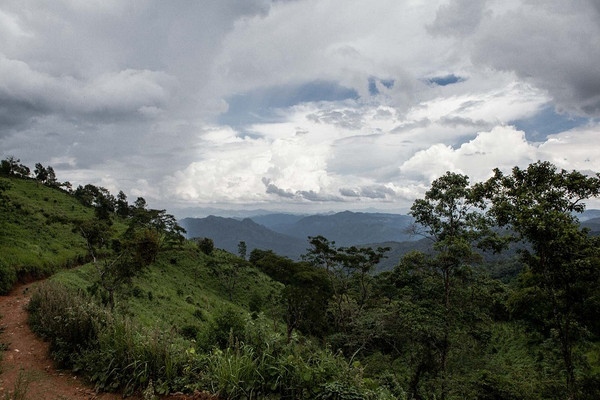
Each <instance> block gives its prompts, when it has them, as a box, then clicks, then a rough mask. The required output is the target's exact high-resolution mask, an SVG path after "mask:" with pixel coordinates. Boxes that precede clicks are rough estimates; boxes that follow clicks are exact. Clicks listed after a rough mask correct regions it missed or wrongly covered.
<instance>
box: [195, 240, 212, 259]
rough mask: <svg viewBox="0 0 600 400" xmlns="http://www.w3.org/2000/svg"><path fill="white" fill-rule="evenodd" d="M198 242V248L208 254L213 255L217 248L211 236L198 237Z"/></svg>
mask: <svg viewBox="0 0 600 400" xmlns="http://www.w3.org/2000/svg"><path fill="white" fill-rule="evenodd" d="M196 242H197V243H198V248H199V249H200V251H201V252H203V253H204V254H206V255H207V256H209V255H211V254H212V252H213V250H214V249H215V242H213V240H212V239H211V238H202V239H199V238H198V239H196Z"/></svg>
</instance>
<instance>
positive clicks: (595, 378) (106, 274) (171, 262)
mask: <svg viewBox="0 0 600 400" xmlns="http://www.w3.org/2000/svg"><path fill="white" fill-rule="evenodd" d="M36 170H38V171H39V168H36ZM3 182H4V183H2V185H3V186H2V187H3V189H2V191H1V193H0V195H2V197H0V198H1V199H4V200H2V201H3V207H4V210H5V212H6V210H8V212H9V213H10V214H11V215H12V214H15V213H17V212H18V211H17V210H18V208H15V207H14V204H16V203H15V201H16V202H19V201H21V202H24V201H25V200H23V199H22V200H18V198H17V200H15V198H14V196H13V194H12V193H13V192H14V191H15V190H16V188H18V187H21V186H23V187H27V188H29V189H30V190H34V189H33V188H36V190H39V191H40V192H42V191H44V192H45V191H46V190H52V191H53V192H52V193H56V195H57V196H59V195H60V196H65V199H69V200H68V201H76V202H77V203H76V206H75V205H74V207H73V210H71V211H72V212H77V213H79V215H80V219H77V218H72V219H71V220H70V222H69V224H67V225H65V227H64V229H65V232H66V231H68V233H64V234H65V235H69V236H68V237H70V238H72V239H73V240H74V242H73V243H77V245H75V246H74V247H73V248H76V249H78V250H79V251H81V253H80V254H79V256H80V257H81V259H80V260H81V261H86V262H87V263H85V264H84V265H82V266H81V267H78V268H75V269H68V270H62V271H60V272H58V273H56V274H55V275H54V276H53V277H52V278H51V279H50V280H49V281H48V282H47V283H45V284H43V285H40V288H39V290H38V291H36V292H35V293H34V294H33V296H32V300H31V303H30V305H29V310H30V318H31V320H30V323H31V326H32V328H33V329H34V330H35V331H36V332H37V333H38V334H40V335H42V336H43V337H45V338H46V339H47V340H48V341H49V342H50V345H51V351H52V354H53V357H54V358H55V360H56V361H57V363H59V364H60V366H61V367H66V368H72V369H73V370H75V371H78V372H79V373H80V374H81V375H83V376H84V377H86V378H87V379H88V380H89V381H90V382H92V383H93V384H95V385H96V386H97V388H99V389H101V390H116V389H122V390H124V391H125V393H126V394H130V393H133V392H134V391H139V392H142V391H143V392H144V393H145V395H147V396H149V397H151V396H152V395H153V394H154V393H167V392H174V391H183V392H193V391H196V390H198V391H208V392H210V393H212V394H216V395H218V396H220V397H222V398H229V399H264V398H268V399H364V400H367V399H392V400H393V399H432V400H433V399H463V398H477V399H523V400H525V399H527V400H537V399H553V398H556V399H564V398H568V399H596V398H598V397H599V396H600V357H598V354H600V353H599V351H600V324H599V323H598V321H600V315H599V314H598V313H599V310H600V304H598V299H600V242H599V241H600V239H599V238H598V237H593V236H590V235H589V234H588V231H586V230H582V229H581V227H580V226H579V224H578V221H577V218H576V213H577V212H581V211H583V206H582V204H583V201H585V200H586V199H588V198H591V197H596V196H598V195H599V194H600V176H596V177H589V176H584V175H582V174H579V173H577V172H568V171H558V170H557V169H556V168H555V167H554V166H552V165H551V164H549V163H541V162H538V163H536V164H532V165H530V166H529V167H528V168H526V169H519V168H515V169H514V170H513V171H512V173H511V174H510V175H504V174H502V173H501V172H500V171H495V175H494V176H493V177H492V178H491V179H490V180H488V181H487V182H484V183H480V184H475V185H471V184H470V183H469V180H468V178H467V177H466V176H463V175H460V174H453V173H447V174H446V175H444V176H442V177H440V178H439V179H437V180H435V181H434V182H433V183H432V186H431V188H430V190H429V191H427V193H426V194H425V196H424V198H423V199H419V200H417V201H416V202H415V203H414V205H413V207H412V210H411V211H412V212H411V213H412V216H413V217H414V218H415V220H416V221H417V223H418V225H417V226H416V227H415V230H418V232H419V233H420V234H422V235H423V236H425V237H427V238H428V239H430V240H431V242H432V243H433V250H432V251H430V252H428V253H421V252H413V253H410V254H408V255H406V256H405V257H403V258H402V259H401V260H399V262H398V263H397V265H396V266H395V268H394V269H393V270H391V271H387V272H383V273H379V274H375V273H374V269H375V266H376V264H377V263H379V262H380V260H381V259H382V257H385V255H386V251H387V249H385V248H379V249H370V248H358V247H353V246H351V247H337V246H336V245H335V243H333V242H330V241H329V240H327V238H325V237H322V236H316V237H310V238H309V241H308V243H307V247H308V250H307V252H306V254H305V255H304V258H303V261H302V262H294V261H292V260H290V259H288V258H285V257H281V256H279V255H277V254H275V253H274V252H272V251H265V250H253V251H252V252H251V253H250V254H249V255H247V254H246V246H245V244H244V243H240V245H239V247H238V253H239V254H238V255H233V254H230V253H227V252H224V251H222V250H219V249H215V248H214V243H212V241H211V240H210V239H208V238H201V239H198V240H194V241H184V240H183V239H182V237H181V230H180V228H179V227H178V225H177V224H176V222H175V221H174V219H172V217H171V216H169V215H168V214H166V213H165V212H164V210H149V209H147V207H146V204H145V201H143V199H138V200H137V201H136V202H135V203H134V204H133V205H131V206H130V205H128V204H127V201H126V197H125V196H124V194H119V196H117V198H114V197H112V195H110V193H108V191H106V190H105V189H102V188H95V187H92V186H90V185H88V186H85V187H79V188H77V189H76V190H75V191H72V193H71V194H68V193H65V192H63V191H60V190H59V189H56V188H55V187H51V188H48V187H46V186H44V185H45V184H39V183H37V182H36V181H34V180H31V179H24V178H23V177H14V176H10V177H8V178H3ZM28 185H33V186H28ZM35 185H38V186H35ZM42 186H43V189H40V188H41V187H42ZM19 190H20V189H19ZM14 193H18V191H16V192H14ZM37 201H38V202H39V199H38V200H37ZM42 201H43V200H42ZM66 201H67V200H65V202H66ZM32 204H33V203H32ZM59 204H62V203H61V202H60V201H58V200H57V207H58V205H59ZM65 204H67V203H65ZM32 207H35V206H32ZM61 209H62V208H61ZM77 210H79V211H77ZM15 221H16V219H15ZM22 229H25V228H22ZM26 229H30V228H26ZM57 229H58V228H57ZM36 240H37V239H36ZM516 243H520V246H517V247H516V248H518V249H520V250H519V251H518V254H517V255H516V257H515V256H514V248H515V247H514V245H515V244H516ZM15 245H16V244H15ZM511 245H512V246H513V247H512V248H513V250H512V252H511V253H510V254H511V256H510V257H509V259H505V260H501V259H495V261H494V263H493V264H489V265H488V264H486V262H485V260H486V259H489V256H488V255H487V254H488V253H490V252H492V253H493V252H496V253H498V252H500V253H501V252H503V251H506V249H507V248H508V247H509V246H511ZM247 256H248V257H247ZM246 258H247V259H246ZM8 265H9V267H10V268H15V271H19V270H20V269H19V268H18V267H15V264H8ZM58 265H59V263H57V266H58Z"/></svg>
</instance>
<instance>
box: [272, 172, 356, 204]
mask: <svg viewBox="0 0 600 400" xmlns="http://www.w3.org/2000/svg"><path fill="white" fill-rule="evenodd" d="M262 183H263V184H264V185H265V187H266V191H265V192H266V193H268V194H274V195H276V196H279V197H283V198H286V199H293V198H300V199H304V200H309V201H315V202H330V201H334V202H339V201H344V199H343V198H341V197H338V196H333V195H330V194H327V193H318V192H315V191H314V190H297V191H296V192H291V191H289V190H284V189H281V188H280V187H278V186H277V185H275V184H274V183H272V182H271V180H270V179H269V178H267V177H263V178H262Z"/></svg>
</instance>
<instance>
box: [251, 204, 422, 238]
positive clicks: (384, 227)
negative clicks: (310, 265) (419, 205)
mask: <svg viewBox="0 0 600 400" xmlns="http://www.w3.org/2000/svg"><path fill="white" fill-rule="evenodd" d="M251 218H252V220H253V221H255V222H257V223H259V224H261V225H264V226H266V227H267V228H269V229H271V230H273V231H276V232H279V233H283V234H286V235H289V236H293V237H296V238H299V239H303V240H306V238H307V237H308V236H318V235H321V236H325V237H326V238H328V239H329V240H332V241H334V242H336V244H337V245H338V246H354V245H363V244H368V243H379V242H387V241H394V242H403V241H411V240H419V239H421V238H420V237H415V236H414V235H411V233H410V232H409V231H408V228H409V227H410V226H411V224H412V223H413V219H412V218H411V217H410V216H407V215H401V214H383V213H362V212H351V211H344V212H339V213H336V214H331V215H310V216H305V217H299V216H294V215H290V214H274V215H263V216H257V217H251Z"/></svg>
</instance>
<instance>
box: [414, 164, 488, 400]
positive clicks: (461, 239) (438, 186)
mask: <svg viewBox="0 0 600 400" xmlns="http://www.w3.org/2000/svg"><path fill="white" fill-rule="evenodd" d="M481 205H482V201H481V199H478V198H477V197H476V196H475V193H474V190H473V188H472V187H471V186H470V185H469V178H468V177H467V176H466V175H461V174H456V173H451V172H447V173H446V174H445V175H443V176H441V177H440V178H438V179H436V180H434V181H433V182H432V184H431V188H430V189H429V190H428V191H427V192H426V193H425V198H423V199H417V200H416V201H415V202H414V203H413V205H412V207H411V215H412V216H413V217H414V218H415V222H416V224H417V225H416V226H415V231H416V232H417V233H420V234H422V235H424V236H425V237H427V238H429V239H430V240H432V241H433V242H434V245H433V248H434V250H435V256H434V257H433V258H432V259H430V260H429V262H428V265H430V267H431V271H432V272H434V273H437V274H440V275H441V279H442V282H443V296H442V299H441V300H442V304H443V309H444V323H443V335H442V340H441V343H440V368H441V397H440V398H441V399H446V398H447V396H448V383H449V382H448V380H449V377H448V374H447V370H448V356H449V352H450V349H451V346H452V331H453V328H454V320H453V318H452V314H453V313H454V311H455V304H454V303H453V301H452V295H453V291H454V285H455V284H456V283H457V280H456V279H455V278H456V275H457V273H459V272H461V271H462V270H463V269H464V268H468V265H469V264H470V263H473V262H476V261H478V260H479V258H480V256H479V255H478V254H477V253H476V252H475V251H474V249H473V247H472V245H473V244H474V243H476V242H478V241H480V240H481V239H482V237H483V233H484V232H485V231H486V225H485V219H484V217H483V215H482V213H481V212H480V211H479V210H478V209H479V207H480V206H481Z"/></svg>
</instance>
